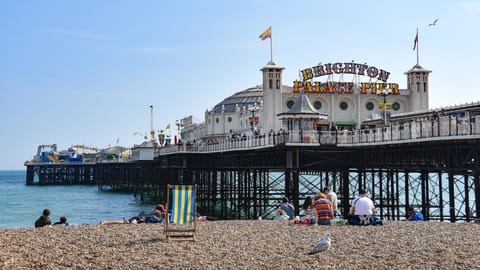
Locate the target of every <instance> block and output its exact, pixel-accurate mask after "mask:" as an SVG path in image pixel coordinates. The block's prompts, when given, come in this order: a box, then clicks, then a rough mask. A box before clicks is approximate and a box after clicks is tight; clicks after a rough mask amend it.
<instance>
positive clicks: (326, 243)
mask: <svg viewBox="0 0 480 270" xmlns="http://www.w3.org/2000/svg"><path fill="white" fill-rule="evenodd" d="M328 248H330V234H329V233H326V234H325V239H322V240H320V242H318V244H316V245H315V247H313V249H312V251H310V252H309V253H307V254H308V255H312V254H316V253H319V252H323V251H326V250H327V249H328Z"/></svg>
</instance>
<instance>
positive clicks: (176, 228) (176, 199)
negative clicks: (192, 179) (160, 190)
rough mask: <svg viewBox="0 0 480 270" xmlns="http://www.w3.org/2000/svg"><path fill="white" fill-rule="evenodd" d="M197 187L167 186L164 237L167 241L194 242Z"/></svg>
mask: <svg viewBox="0 0 480 270" xmlns="http://www.w3.org/2000/svg"><path fill="white" fill-rule="evenodd" d="M196 187H197V185H189V186H187V185H167V208H166V209H167V211H169V213H168V218H167V219H166V221H165V229H164V232H165V236H166V237H167V240H170V239H171V240H195V234H196V232H197V223H196V215H197V207H196V205H195V195H196Z"/></svg>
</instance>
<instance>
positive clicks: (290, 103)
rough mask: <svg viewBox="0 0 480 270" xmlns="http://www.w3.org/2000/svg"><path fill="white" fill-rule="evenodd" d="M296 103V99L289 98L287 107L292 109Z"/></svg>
mask: <svg viewBox="0 0 480 270" xmlns="http://www.w3.org/2000/svg"><path fill="white" fill-rule="evenodd" d="M294 104H295V101H293V100H289V101H288V102H287V108H289V109H291V108H292V107H293V105H294Z"/></svg>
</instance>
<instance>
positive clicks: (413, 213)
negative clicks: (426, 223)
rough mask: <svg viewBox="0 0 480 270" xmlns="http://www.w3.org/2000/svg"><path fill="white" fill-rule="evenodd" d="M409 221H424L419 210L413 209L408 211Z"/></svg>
mask: <svg viewBox="0 0 480 270" xmlns="http://www.w3.org/2000/svg"><path fill="white" fill-rule="evenodd" d="M407 220H408V221H423V220H424V219H423V214H422V212H421V211H420V210H418V209H413V207H409V208H408V210H407Z"/></svg>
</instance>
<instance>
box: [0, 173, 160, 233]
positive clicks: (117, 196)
mask: <svg viewBox="0 0 480 270" xmlns="http://www.w3.org/2000/svg"><path fill="white" fill-rule="evenodd" d="M25 174H26V172H25V171H23V170H19V171H3V170H0V228H2V229H15V228H33V227H34V223H35V220H36V219H37V218H38V217H40V216H41V215H42V212H43V209H45V208H48V209H50V211H51V214H50V220H51V221H52V223H53V222H56V221H58V220H59V219H60V217H61V216H66V217H67V219H68V221H69V222H70V223H72V224H78V225H83V224H98V223H99V222H100V220H122V219H123V218H130V217H133V216H136V215H138V214H139V213H141V212H143V211H150V210H152V209H153V208H154V207H155V206H154V205H153V204H145V203H142V202H141V201H140V199H139V197H135V196H134V195H133V194H131V193H114V192H107V191H100V190H98V188H97V186H96V185H91V186H84V185H70V186H67V185H65V186H37V185H35V186H27V185H26V184H25V179H26V178H25V177H26V176H25Z"/></svg>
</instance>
